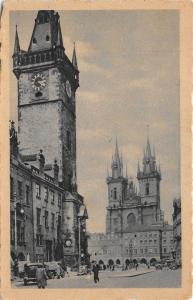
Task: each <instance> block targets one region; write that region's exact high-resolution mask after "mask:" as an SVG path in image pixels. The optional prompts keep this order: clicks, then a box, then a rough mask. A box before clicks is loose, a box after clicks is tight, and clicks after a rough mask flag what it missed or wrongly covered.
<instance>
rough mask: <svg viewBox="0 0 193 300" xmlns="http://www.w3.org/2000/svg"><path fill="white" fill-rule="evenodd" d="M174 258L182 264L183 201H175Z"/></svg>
mask: <svg viewBox="0 0 193 300" xmlns="http://www.w3.org/2000/svg"><path fill="white" fill-rule="evenodd" d="M173 208H174V212H173V231H174V258H175V259H176V261H177V262H178V263H181V199H180V198H178V199H174V201H173Z"/></svg>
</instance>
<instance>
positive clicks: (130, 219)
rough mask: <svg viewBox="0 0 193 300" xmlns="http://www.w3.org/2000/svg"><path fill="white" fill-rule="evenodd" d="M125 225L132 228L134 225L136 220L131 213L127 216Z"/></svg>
mask: <svg viewBox="0 0 193 300" xmlns="http://www.w3.org/2000/svg"><path fill="white" fill-rule="evenodd" d="M127 224H128V225H129V226H133V225H135V224H136V218H135V215H134V214H133V213H130V214H128V216H127Z"/></svg>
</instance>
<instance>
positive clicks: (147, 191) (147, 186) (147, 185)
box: [145, 183, 149, 195]
mask: <svg viewBox="0 0 193 300" xmlns="http://www.w3.org/2000/svg"><path fill="white" fill-rule="evenodd" d="M145 191H146V195H149V183H146V188H145Z"/></svg>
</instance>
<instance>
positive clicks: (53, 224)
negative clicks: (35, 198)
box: [51, 213, 55, 229]
mask: <svg viewBox="0 0 193 300" xmlns="http://www.w3.org/2000/svg"><path fill="white" fill-rule="evenodd" d="M51 226H52V229H54V228H55V214H54V213H52V223H51Z"/></svg>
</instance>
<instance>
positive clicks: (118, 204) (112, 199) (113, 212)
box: [106, 140, 128, 233]
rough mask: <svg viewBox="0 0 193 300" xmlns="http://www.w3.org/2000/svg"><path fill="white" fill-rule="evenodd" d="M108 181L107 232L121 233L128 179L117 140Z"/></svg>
mask: <svg viewBox="0 0 193 300" xmlns="http://www.w3.org/2000/svg"><path fill="white" fill-rule="evenodd" d="M106 181H107V185H108V206H107V216H106V232H107V233H112V232H120V231H121V226H122V224H121V220H120V216H119V210H120V209H122V206H123V201H124V199H125V196H126V192H127V185H128V178H127V177H124V176H123V162H122V158H121V157H120V154H119V147H118V143H117V140H116V145H115V152H114V155H113V157H112V162H111V176H109V174H107V180H106Z"/></svg>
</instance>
